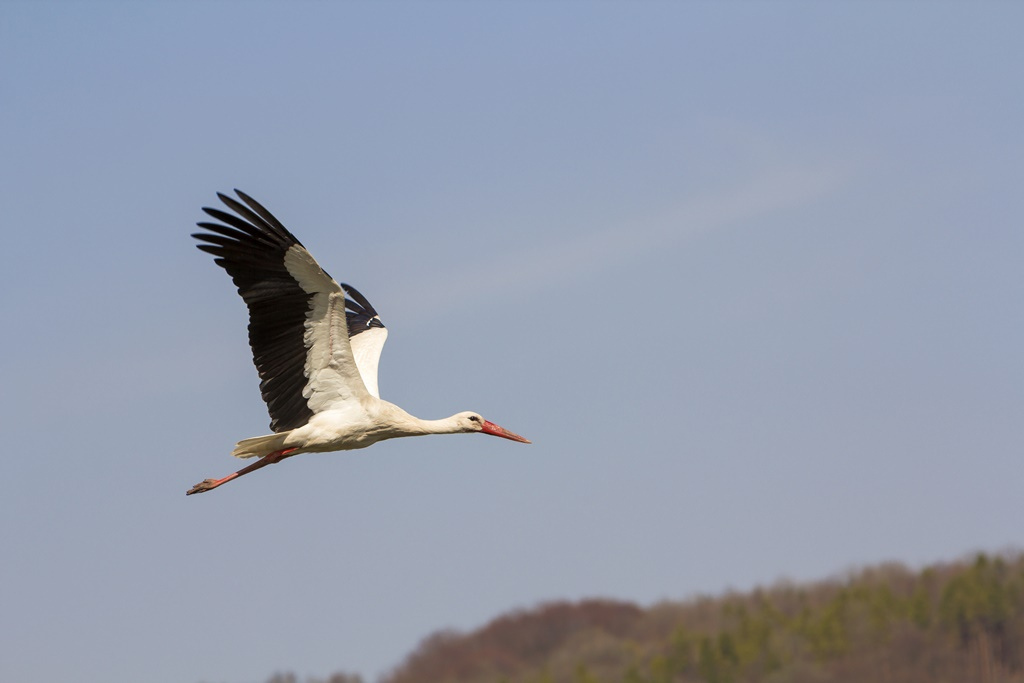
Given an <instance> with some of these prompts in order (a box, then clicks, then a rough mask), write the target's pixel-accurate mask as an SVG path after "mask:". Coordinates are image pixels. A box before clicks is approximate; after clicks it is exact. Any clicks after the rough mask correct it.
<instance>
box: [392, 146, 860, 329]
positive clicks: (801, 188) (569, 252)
mask: <svg viewBox="0 0 1024 683" xmlns="http://www.w3.org/2000/svg"><path fill="white" fill-rule="evenodd" d="M847 175H848V173H847V172H846V171H845V170H844V169H841V168H838V167H824V168H823V167H820V166H818V167H789V168H781V169H780V168H776V169H773V170H770V171H766V172H762V173H760V174H758V175H756V176H755V177H753V178H751V179H750V180H748V181H747V182H745V183H743V184H741V185H738V186H736V187H733V188H730V189H728V190H726V191H723V192H720V193H717V194H714V195H710V196H707V197H702V198H700V199H695V200H690V201H686V202H684V203H681V204H679V205H677V206H674V207H672V208H671V209H669V210H666V211H662V212H660V213H659V214H658V215H654V216H650V217H646V218H638V219H637V220H636V221H634V222H630V223H625V224H621V225H615V226H612V227H609V228H606V229H603V230H598V231H594V232H590V233H586V234H584V235H579V234H577V235H573V236H572V237H566V238H562V239H559V238H557V237H554V238H552V239H551V240H548V241H546V242H544V243H538V244H536V245H535V246H532V247H531V246H526V247H523V248H520V249H515V250H508V251H507V252H506V253H505V255H504V256H503V257H502V258H501V260H499V261H497V262H495V261H493V260H491V261H488V262H487V263H483V264H481V263H475V264H467V265H466V266H465V267H464V268H461V269H459V270H455V271H453V270H450V269H449V270H447V271H445V272H443V273H435V274H431V275H429V276H428V281H426V282H423V281H422V280H421V281H420V282H419V284H418V285H417V289H418V290H420V291H428V292H430V293H431V295H430V300H431V307H430V310H429V312H428V311H426V310H424V309H423V308H422V307H413V306H412V305H409V306H408V308H406V309H405V310H400V311H394V312H392V311H389V315H391V314H395V315H399V316H401V318H402V320H403V321H404V324H406V325H413V324H416V322H417V321H418V320H421V319H423V318H424V317H425V316H426V315H428V314H429V315H432V316H433V315H438V314H439V313H440V314H443V313H447V312H450V311H452V310H456V309H458V308H461V307H464V306H466V305H471V304H474V303H478V302H480V301H484V300H488V299H502V298H507V297H508V296H511V295H513V294H516V295H521V294H523V293H524V292H536V291H543V290H544V289H547V288H550V287H552V286H555V285H557V284H559V283H562V282H566V281H571V280H574V279H577V278H580V277H585V276H588V275H592V274H594V273H600V272H601V271H604V270H610V269H612V268H613V267H614V266H615V265H616V264H617V263H619V264H621V262H622V261H623V259H630V258H635V257H637V256H640V255H643V254H646V253H649V252H652V251H654V250H657V249H664V248H667V247H674V246H677V245H678V244H679V243H681V242H683V241H685V240H689V239H693V238H694V237H696V236H699V235H702V234H706V233H708V232H711V231H715V230H721V229H726V228H730V227H735V226H739V225H741V224H748V223H750V222H751V221H752V220H755V219H757V218H758V217H761V216H768V215H770V214H772V213H775V212H778V211H786V210H791V209H796V208H799V207H801V206H804V205H806V204H809V203H812V202H814V201H817V200H819V199H820V198H822V197H824V196H827V195H828V194H830V193H832V192H833V191H835V190H836V189H837V188H838V187H839V186H840V184H841V183H842V182H843V180H844V178H846V177H847ZM468 285H471V286H468Z"/></svg>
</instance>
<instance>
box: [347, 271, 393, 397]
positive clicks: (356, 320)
mask: <svg viewBox="0 0 1024 683" xmlns="http://www.w3.org/2000/svg"><path fill="white" fill-rule="evenodd" d="M341 288H342V289H344V290H345V294H348V295H349V296H350V297H352V298H351V299H345V318H346V320H347V322H348V340H349V343H350V344H352V354H353V355H354V356H355V359H356V367H358V368H359V375H360V376H361V377H362V378H363V384H365V385H366V390H367V391H369V392H370V393H371V394H373V395H374V396H376V397H377V398H380V390H379V389H378V388H377V366H378V365H379V364H380V352H381V349H383V348H384V342H385V341H387V338H388V329H387V328H386V327H384V323H382V322H381V320H380V316H379V315H377V311H375V310H374V308H373V306H371V305H370V302H369V301H367V300H366V297H365V296H363V295H362V294H360V293H359V290H357V289H356V288H355V287H353V286H352V285H346V284H345V283H344V282H343V283H342V284H341Z"/></svg>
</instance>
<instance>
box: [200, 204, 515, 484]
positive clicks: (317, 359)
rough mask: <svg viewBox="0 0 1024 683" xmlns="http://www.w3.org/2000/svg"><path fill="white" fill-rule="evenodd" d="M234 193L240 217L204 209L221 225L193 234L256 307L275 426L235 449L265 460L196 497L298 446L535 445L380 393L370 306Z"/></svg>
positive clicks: (255, 344) (257, 339) (378, 337)
mask: <svg viewBox="0 0 1024 683" xmlns="http://www.w3.org/2000/svg"><path fill="white" fill-rule="evenodd" d="M236 193H237V194H238V196H239V198H240V199H241V200H242V202H244V203H240V202H238V201H237V200H235V199H232V198H231V197H227V196H225V195H222V194H218V196H219V197H220V199H221V201H223V202H224V203H225V204H226V205H227V206H228V208H230V209H231V210H233V211H234V212H235V214H237V215H232V214H230V213H227V212H225V211H221V210H219V209H210V208H204V209H203V210H204V211H205V212H206V213H207V214H209V215H210V216H212V217H213V218H216V219H218V220H219V221H221V223H208V222H203V223H199V224H198V225H199V227H201V228H205V229H206V230H208V231H210V232H209V233H197V234H195V235H193V237H195V238H196V239H199V240H201V241H203V242H205V244H200V245H199V248H200V249H202V250H203V251H206V252H209V253H211V254H213V255H214V256H216V257H217V259H216V263H217V265H219V266H221V267H222V268H224V269H225V270H226V271H227V272H228V274H229V275H230V276H231V278H232V280H233V281H234V282H235V284H236V285H237V286H238V292H239V294H240V295H241V296H242V299H243V300H244V301H245V303H246V305H247V306H248V308H249V343H250V346H251V347H252V351H253V360H254V362H255V364H256V368H257V370H258V371H259V374H260V380H261V381H260V390H261V392H262V394H263V399H264V400H265V401H266V403H267V407H268V409H269V411H270V417H271V422H270V427H271V429H272V430H273V432H274V433H273V434H269V435H266V436H257V437H253V438H250V439H244V440H242V441H240V442H239V443H238V445H237V446H236V447H235V450H234V451H233V452H232V454H233V455H235V456H237V457H240V458H252V457H258V458H260V460H258V461H257V462H255V463H253V464H252V465H250V466H249V467H246V468H243V469H241V470H239V471H238V472H235V473H234V474H230V475H228V476H227V477H224V478H222V479H206V480H205V481H203V482H200V483H199V484H196V486H194V487H193V488H192V489H191V490H189V491H188V493H189V494H193V493H201V492H203V491H208V490H210V489H213V488H216V487H217V486H220V485H221V484H224V483H226V482H228V481H230V480H231V479H234V478H236V477H239V476H241V475H243V474H247V473H249V472H251V471H253V470H256V469H259V468H260V467H263V466H265V465H269V464H272V463H275V462H280V461H281V460H283V459H284V458H289V457H292V456H294V455H298V454H300V453H312V452H328V451H340V450H353V449H357V448H366V447H367V446H370V445H373V444H374V443H376V442H378V441H382V440H384V439H393V438H398V437H403V436H421V435H425V434H457V433H472V432H483V433H485V434H492V435H494V436H502V437H504V438H507V439H512V440H513V441H521V442H524V443H529V441H527V440H526V439H524V438H523V437H521V436H519V435H517V434H514V433H512V432H509V431H508V430H506V429H503V428H502V427H499V426H498V425H495V424H494V423H491V422H488V421H487V420H484V419H483V418H482V417H480V416H479V415H477V414H476V413H472V412H463V413H458V414H456V415H453V416H451V417H448V418H445V419H441V420H422V419H420V418H417V417H413V416H412V415H410V414H409V413H407V412H405V411H404V410H402V409H401V408H399V407H398V406H396V405H394V404H393V403H389V402H387V401H384V400H381V398H380V393H379V390H378V385H377V366H378V363H379V360H380V352H381V349H382V348H383V346H384V342H385V340H386V339H387V329H386V328H385V327H384V324H383V323H382V322H381V320H380V316H378V315H377V312H376V311H375V310H374V308H373V306H371V305H370V303H369V301H367V300H366V298H365V297H364V296H363V295H362V294H360V293H359V292H358V291H357V290H356V289H355V288H353V287H350V286H349V285H340V284H338V283H337V282H336V281H335V280H334V279H333V278H331V276H330V275H328V274H327V273H326V272H324V270H323V269H322V268H320V266H319V264H317V262H316V261H315V260H314V259H313V257H312V256H311V255H310V254H309V252H308V251H306V248H305V247H304V246H302V243H300V242H299V241H298V240H297V239H296V238H295V236H294V235H292V234H291V233H290V232H288V230H287V229H286V228H285V227H284V226H283V225H282V224H281V223H280V222H279V221H278V220H277V219H276V218H274V216H273V215H271V214H270V212H269V211H267V210H266V209H265V208H263V206H261V205H260V204H259V203H257V202H256V201H255V200H253V199H252V198H250V197H248V196H247V195H245V194H244V193H242V192H239V191H238V190H236ZM346 295H347V296H346ZM348 297H351V298H348Z"/></svg>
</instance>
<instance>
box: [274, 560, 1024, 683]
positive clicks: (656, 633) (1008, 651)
mask: <svg viewBox="0 0 1024 683" xmlns="http://www.w3.org/2000/svg"><path fill="white" fill-rule="evenodd" d="M285 678H286V679H287V678H291V680H293V681H294V680H295V679H294V678H293V677H285ZM275 679H277V680H279V681H280V680H281V677H279V676H278V677H275ZM272 680H273V679H272ZM336 680H338V681H344V682H345V683H349V682H354V681H356V680H358V679H357V677H348V676H344V677H343V676H342V675H338V677H337V679H336ZM691 681H692V682H697V681H705V682H707V683H747V682H749V683H754V682H760V681H764V682H765V683H782V682H784V681H785V682H788V683H803V682H807V683H812V682H813V683H823V682H826V681H827V682H829V683H846V682H850V683H854V682H855V683H863V682H864V681H872V682H873V683H885V682H886V681H891V682H897V681H898V682H900V683H916V682H918V681H920V682H921V683H926V682H927V683H940V682H944V681H948V682H949V683H965V682H967V683H974V682H977V683H1011V682H1012V683H1016V682H1024V555H1012V556H1010V555H1005V556H997V557H992V556H986V555H979V556H977V557H976V558H974V559H973V560H971V561H964V562H959V563H952V564H943V565H935V566H932V567H929V568H926V569H924V570H921V571H911V570H908V569H906V568H904V567H902V566H900V565H894V564H887V565H882V566H878V567H873V568H870V569H865V570H861V571H858V572H856V573H853V574H851V575H850V576H848V577H845V578H843V579H836V580H830V581H822V582H818V583H813V584H789V583H783V584H778V585H775V586H773V587H771V588H760V589H757V590H753V591H750V592H745V593H730V594H728V595H724V596H720V597H714V598H710V597H709V598H696V599H691V600H687V601H684V602H666V603H661V604H658V605H655V606H652V607H649V608H646V609H645V608H641V607H638V606H636V605H633V604H630V603H624V602H616V601H610V600H588V601H584V602H580V603H551V604H547V605H543V606H540V607H538V608H536V609H532V610H528V611H522V612H515V613H511V614H507V615H504V616H501V617H499V618H497V619H495V620H494V621H492V622H491V623H489V624H487V625H486V626H484V627H482V628H480V629H478V630H476V631H474V632H472V633H467V634H458V633H453V632H441V633H437V634H435V635H433V636H431V637H429V638H427V639H426V640H425V641H424V642H423V643H422V644H421V645H420V646H419V648H418V649H417V650H416V651H415V652H413V653H412V654H411V655H410V656H409V657H408V658H407V659H406V661H405V662H404V663H403V664H402V665H401V666H399V667H398V668H397V669H396V670H395V671H394V672H393V673H392V674H390V675H389V676H387V677H385V678H384V680H383V681H382V683H485V682H486V683H563V682H564V683H598V682H600V683H689V682H691Z"/></svg>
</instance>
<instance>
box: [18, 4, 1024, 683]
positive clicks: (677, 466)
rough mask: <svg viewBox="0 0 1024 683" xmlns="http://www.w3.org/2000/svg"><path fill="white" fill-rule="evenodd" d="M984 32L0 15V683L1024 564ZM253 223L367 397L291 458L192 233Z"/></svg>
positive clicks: (568, 15)
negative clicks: (335, 432) (349, 418)
mask: <svg viewBox="0 0 1024 683" xmlns="http://www.w3.org/2000/svg"><path fill="white" fill-rule="evenodd" d="M1022 19H1024V9H1022V7H1021V6H1020V5H1019V4H1016V3H1009V2H1006V3H962V4H956V3H942V2H937V3H936V2H929V3H924V2H902V3H852V2H851V3H811V2H802V3H789V2H775V3H754V2H749V3H747V2H731V3H710V2H704V3H698V2H694V3H654V2H650V3H642V4H641V3H612V2H603V3H575V2H553V3H539V2H534V3H529V2H527V3H468V2H428V3H406V2H385V3H361V2H347V3H289V4H287V5H286V4H284V3H259V2H247V3H242V2H228V1H224V2H216V3H198V2H195V3H192V2H163V3H146V4H143V3H122V2H112V3H95V2H94V3H84V2H83V3H63V2H8V3H4V4H3V6H2V8H0V99H2V106H0V160H2V161H0V206H3V208H4V219H3V220H4V225H5V230H4V247H5V249H4V254H5V256H6V259H5V265H4V268H3V269H0V285H2V287H0V312H2V314H3V320H4V321H5V322H6V325H5V330H6V333H5V334H4V335H3V336H2V337H0V347H2V349H3V353H2V354H0V363H2V364H3V367H2V372H3V375H2V376H3V378H4V383H3V390H2V392H0V401H2V409H3V410H2V414H3V415H4V424H5V426H6V433H7V443H6V444H5V449H4V450H5V454H4V457H3V458H2V459H0V462H2V463H3V464H2V465H0V467H2V476H0V539H2V542H3V545H4V548H5V552H4V559H3V561H2V562H0V585H2V586H3V587H4V588H3V591H2V593H0V642H3V643H4V646H3V650H4V652H3V656H2V657H0V678H2V679H3V680H12V681H19V682H21V683H36V682H39V683H42V682H49V681H55V680H76V681H82V682H83V683H89V682H96V683H99V682H101V681H102V682H104V683H110V682H111V681H114V682H117V681H125V682H127V681H138V680H146V681H151V682H153V683H164V682H166V683H170V682H172V681H174V682H181V681H195V682H199V681H209V682H211V683H213V682H224V683H245V682H250V681H251V682H259V681H263V680H264V679H265V678H266V677H268V676H269V675H270V674H271V673H272V672H273V671H275V670H293V671H296V672H297V673H299V674H300V675H306V674H313V675H326V674H328V673H329V672H332V671H336V670H342V669H343V670H349V671H357V672H360V673H362V674H364V675H365V676H367V677H368V678H372V677H374V676H375V675H377V674H379V673H381V672H383V671H386V670H387V669H388V668H389V667H391V666H394V665H396V664H397V663H398V662H399V661H400V659H401V658H402V657H403V656H404V655H405V654H407V653H408V651H409V650H410V649H411V648H413V647H414V646H415V645H416V643H417V642H418V641H419V640H420V639H421V638H423V637H424V636H426V635H428V634H429V633H431V632H432V631H434V630H436V629H440V628H447V627H454V628H459V629H468V628H473V627H475V626H478V625H480V624H482V623H484V622H486V621H487V620H488V619H489V618H491V617H493V616H496V615H497V614H498V613H500V612H502V611H504V610H508V609H511V608H518V607H524V606H530V605H534V604H536V603H538V602H540V601H544V600H549V599H560V598H580V597H584V596H609V597H616V598H623V599H629V600H635V601H639V602H641V603H645V604H647V603H651V602H655V601H657V600H661V599H671V598H683V597H686V596H690V595H694V594H696V593H701V592H703V593H709V592H716V591H721V590H724V589H726V588H728V587H736V588H746V587H751V586H753V585H756V584H758V583H770V582H772V581H774V580H776V579H778V578H781V577H789V578H795V579H803V578H818V577H824V576H828V575H832V574H835V573H836V572H842V571H844V570H845V569H848V568H850V567H852V566H856V565H861V564H865V563H872V562H878V561H884V560H899V561H903V562H907V563H910V564H912V565H920V564H922V563H925V562H930V561H935V560H944V559H953V558H956V557H959V556H960V555H962V554H963V553H966V552H970V551H973V550H979V549H983V550H999V549H1002V548H1006V547H1020V546H1021V545H1022V544H1024V532H1022V527H1021V524H1020V520H1021V519H1024V496H1021V495H1020V482H1021V481H1022V479H1024V459H1022V455H1021V454H1022V447H1024V420H1022V419H1021V416H1022V414H1024V412H1022V411H1024V360H1022V354H1021V349H1022V348H1024V315H1022V313H1021V305H1020V302H1021V300H1022V298H1024V278H1022V276H1021V264H1022V263H1024V230H1022V220H1021V219H1022V216H1024V200H1022V197H1024V193H1022V192H1021V186H1022V181H1024V134H1022V132H1021V131H1022V128H1021V121H1022V120H1024V90H1022V89H1021V88H1020V87H1019V85H1020V72H1021V67H1022V65H1024V45H1022V44H1021V41H1020V40H1019V27H1020V26H1021V20H1022ZM233 187H238V188H241V189H243V190H245V191H246V192H248V193H250V194H252V195H253V196H255V197H256V198H257V199H259V200H260V201H262V202H263V203H265V204H266V205H267V206H268V208H270V210H271V211H273V212H275V213H276V214H277V215H278V217H279V218H281V219H282V220H283V221H284V222H285V224H286V225H288V226H289V227H290V228H291V229H292V231H294V232H295V233H296V234H297V235H298V236H299V238H300V239H302V240H303V242H304V243H305V244H306V246H307V247H308V248H309V249H310V250H311V251H312V252H313V254H314V255H315V256H316V257H317V258H318V259H319V260H320V262H321V264H322V265H323V266H324V267H325V268H326V269H327V270H328V271H329V272H330V273H331V274H333V275H334V276H335V277H337V278H339V279H341V280H344V281H347V282H350V283H352V284H354V285H355V286H357V287H358V288H359V289H361V290H362V291H363V292H364V293H365V294H366V295H367V296H368V297H369V298H370V300H371V301H372V302H373V303H374V305H375V306H376V307H377V309H378V310H379V311H380V312H381V315H382V317H383V318H384V321H385V323H386V324H387V325H388V327H389V329H390V333H391V334H390V339H389V341H388V345H387V347H386V349H385V351H384V357H383V360H382V368H381V377H380V383H381V391H382V393H383V395H384V397H385V398H388V399H389V400H392V401H394V402H396V403H398V404H399V405H402V406H403V407H405V408H406V409H408V410H409V411H410V412H413V413H414V414H417V415H420V416H422V417H427V418H436V417H443V416H446V415H449V414H451V413H454V412H457V411H460V410H467V409H471V410H476V411H479V412H480V413H482V414H483V415H484V416H485V417H487V418H488V419H491V420H493V421H495V422H498V423H499V424H502V425H504V426H506V427H508V428H510V429H512V430H514V431H516V432H519V433H521V434H523V435H525V436H527V437H529V438H531V439H533V441H534V444H533V445H532V446H518V445H516V444H512V443H511V442H505V441H502V440H498V439H485V438H482V437H435V438H425V439H416V440H401V441H397V442H390V443H383V444H379V445H377V446H375V447H373V448H372V449H370V450H368V451H362V452H358V453H350V454H331V455H306V456H303V457H301V458H296V459H293V460H289V461H288V462H286V463H285V464H282V465H280V466H277V467H273V468H270V469H266V470H262V471H260V472H259V473H256V474H253V475H252V476H251V477H246V478H245V479H243V480H241V481H238V482H234V483H231V484H229V485H228V486H225V487H224V488H222V489H219V490H218V491H216V492H214V493H210V494H208V495H205V496H198V497H190V498H186V497H185V495H184V492H185V490H186V489H187V488H188V487H189V486H191V485H192V484H194V483H195V482H197V481H199V480H200V479H203V478H205V477H209V476H221V475H223V474H226V473H228V472H231V471H233V470H234V469H236V468H237V463H236V461H235V460H233V459H232V458H230V457H229V455H228V454H229V452H230V450H231V448H232V446H233V444H234V442H235V441H236V440H238V439H241V438H244V437H247V436H253V435H258V434H263V433H266V431H267V422H268V418H267V415H266V412H265V408H264V406H263V405H262V403H261V401H260V398H259V392H258V387H257V384H258V380H257V377H256V373H255V371H254V369H253V368H252V364H251V360H250V357H249V354H248V348H247V345H246V338H245V332H244V328H245V310H244V307H243V305H242V304H241V302H240V300H239V299H238V297H237V296H236V294H235V293H234V292H233V288H232V287H231V285H230V283H229V281H228V279H227V278H226V277H225V275H224V273H223V272H221V271H220V270H219V269H217V268H216V267H215V266H214V265H213V264H212V263H211V262H210V261H211V259H209V258H208V257H207V256H206V255H204V254H201V253H200V252H198V251H197V250H196V249H195V248H194V246H193V241H192V240H191V239H190V238H189V237H188V234H189V233H190V232H191V231H192V228H193V224H194V222H195V221H197V220H201V219H202V217H203V216H202V214H201V212H200V210H199V209H200V207H201V206H204V205H212V204H214V203H215V202H216V198H215V192H217V191H228V190H230V189H231V188H233Z"/></svg>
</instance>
